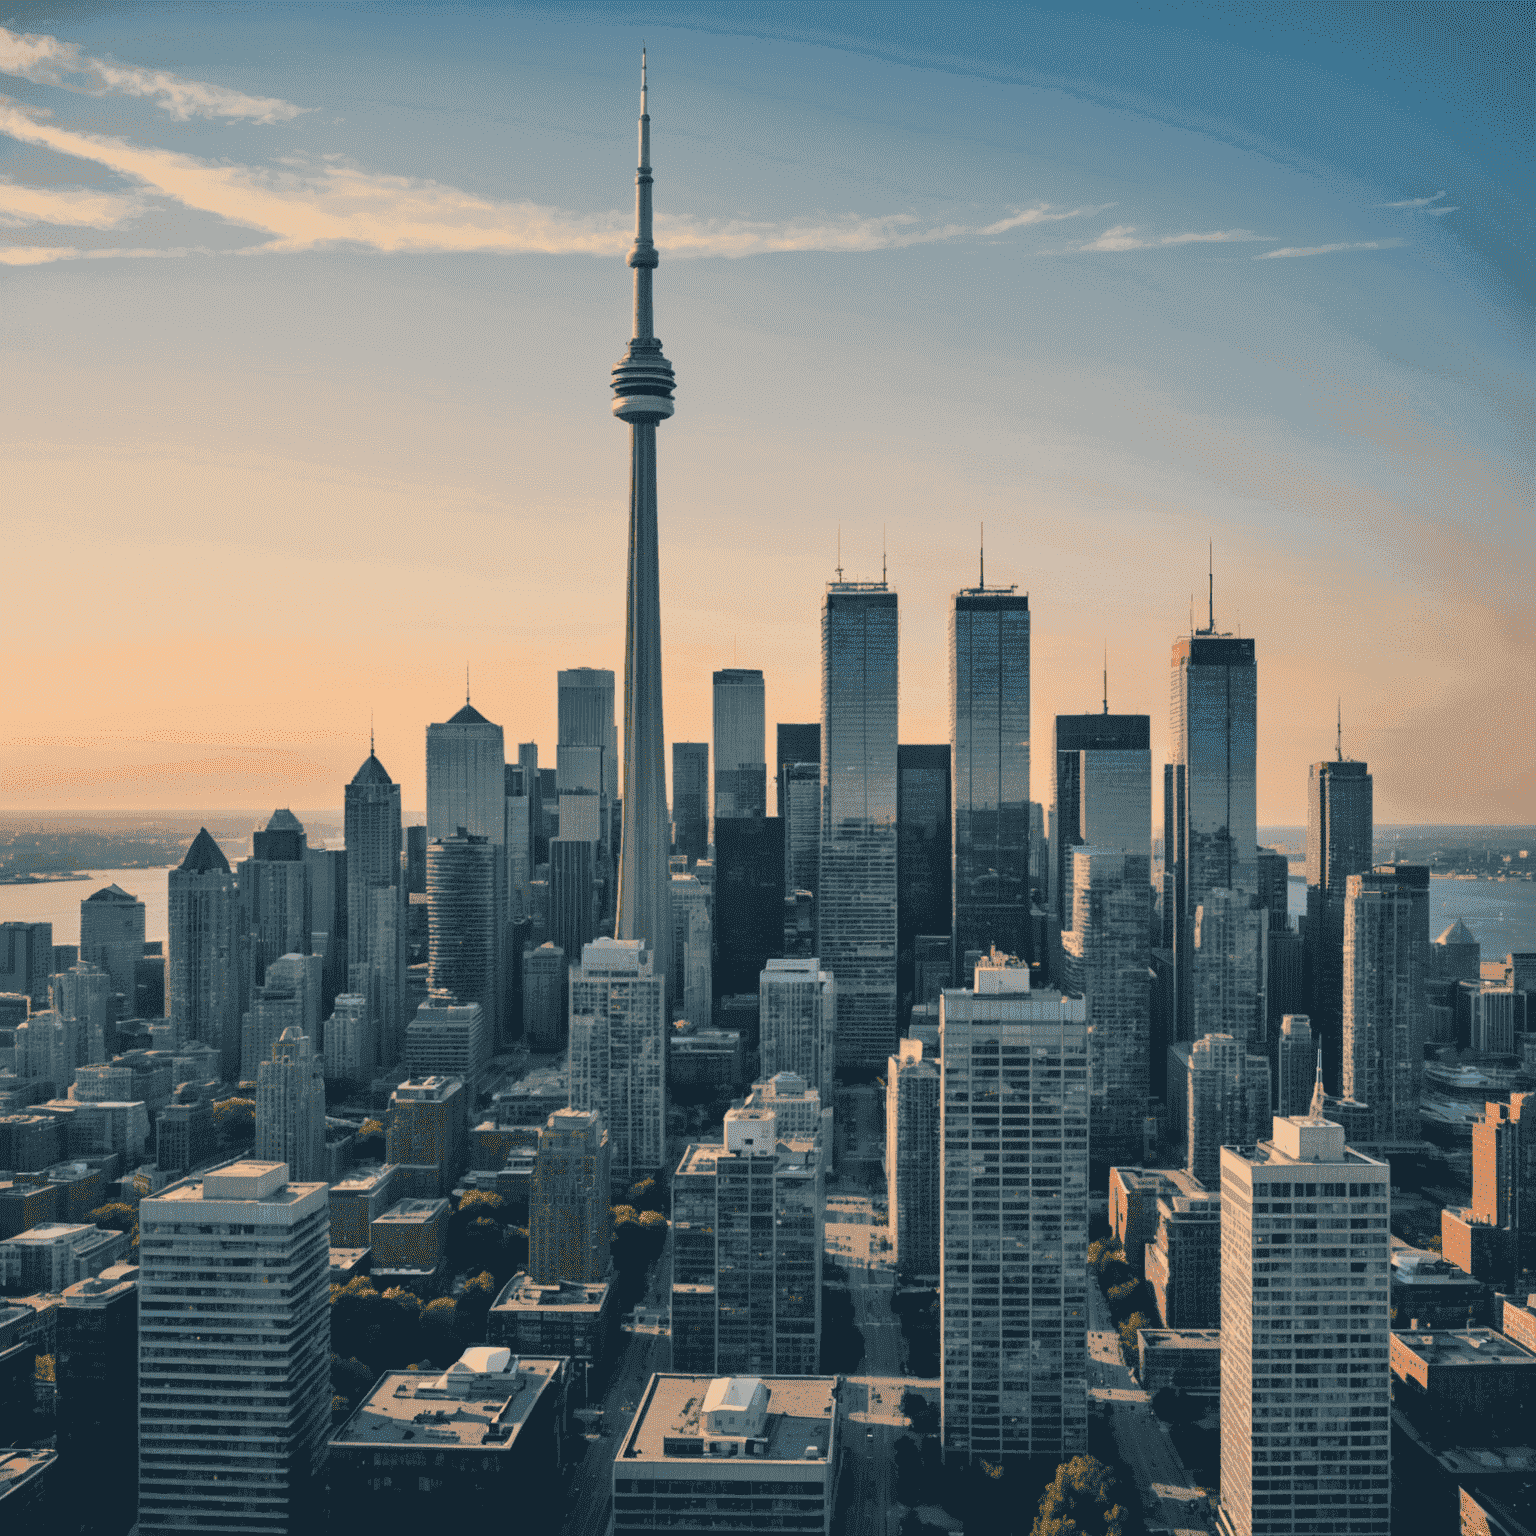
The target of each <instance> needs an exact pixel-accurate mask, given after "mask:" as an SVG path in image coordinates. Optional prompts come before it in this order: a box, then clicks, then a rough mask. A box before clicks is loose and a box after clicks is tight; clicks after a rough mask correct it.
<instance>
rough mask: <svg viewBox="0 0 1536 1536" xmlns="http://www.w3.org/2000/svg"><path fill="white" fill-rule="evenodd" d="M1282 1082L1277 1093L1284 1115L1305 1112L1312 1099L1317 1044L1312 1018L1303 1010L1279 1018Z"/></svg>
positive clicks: (1280, 1075) (1281, 1111)
mask: <svg viewBox="0 0 1536 1536" xmlns="http://www.w3.org/2000/svg"><path fill="white" fill-rule="evenodd" d="M1277 1049H1278V1052H1279V1056H1278V1062H1279V1072H1278V1076H1279V1083H1278V1085H1277V1090H1276V1096H1277V1098H1278V1099H1279V1103H1280V1114H1281V1115H1282V1117H1284V1116H1288V1115H1301V1114H1305V1113H1306V1110H1307V1105H1308V1104H1310V1103H1311V1101H1312V1083H1313V1078H1314V1076H1315V1069H1316V1066H1317V1045H1316V1042H1315V1040H1314V1038H1313V1034H1312V1021H1311V1019H1309V1018H1308V1017H1307V1015H1306V1014H1304V1013H1288V1014H1286V1016H1285V1017H1284V1018H1283V1019H1282V1020H1281V1021H1280V1038H1279V1042H1278V1046H1277Z"/></svg>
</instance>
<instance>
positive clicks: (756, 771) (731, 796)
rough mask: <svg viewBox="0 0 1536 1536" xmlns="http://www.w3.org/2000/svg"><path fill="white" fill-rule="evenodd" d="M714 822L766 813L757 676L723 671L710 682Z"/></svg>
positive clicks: (729, 669) (760, 682)
mask: <svg viewBox="0 0 1536 1536" xmlns="http://www.w3.org/2000/svg"><path fill="white" fill-rule="evenodd" d="M714 706H715V820H716V821H721V820H729V819H731V818H732V817H736V816H757V817H762V816H765V815H767V813H768V764H767V759H766V756H765V741H766V737H765V735H764V729H763V674H762V673H761V672H759V671H756V670H749V669H748V668H746V667H727V668H726V669H725V670H724V671H722V672H716V673H715V677H714Z"/></svg>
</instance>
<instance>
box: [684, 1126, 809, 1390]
mask: <svg viewBox="0 0 1536 1536" xmlns="http://www.w3.org/2000/svg"><path fill="white" fill-rule="evenodd" d="M824 1219H825V1215H824V1174H823V1169H822V1161H821V1153H820V1147H819V1144H818V1142H817V1141H815V1140H806V1139H799V1138H792V1139H781V1138H780V1136H779V1134H778V1119H777V1116H776V1115H775V1114H774V1113H773V1111H772V1110H771V1109H756V1108H754V1109H746V1108H741V1109H731V1110H727V1111H726V1115H725V1139H724V1141H723V1142H722V1143H720V1144H718V1145H712V1146H697V1145H696V1146H690V1147H689V1148H688V1150H687V1152H685V1153H684V1154H683V1160H682V1162H681V1163H679V1164H678V1167H677V1172H676V1173H675V1174H674V1175H673V1179H672V1239H673V1260H672V1360H673V1363H674V1364H675V1365H677V1366H678V1367H679V1368H680V1369H684V1370H700V1371H722V1370H725V1371H774V1372H779V1373H782V1374H785V1375H795V1376H804V1375H809V1374H810V1373H811V1372H813V1371H814V1370H815V1369H816V1364H817V1360H818V1359H819V1355H820V1347H821V1263H822V1243H823V1222H824Z"/></svg>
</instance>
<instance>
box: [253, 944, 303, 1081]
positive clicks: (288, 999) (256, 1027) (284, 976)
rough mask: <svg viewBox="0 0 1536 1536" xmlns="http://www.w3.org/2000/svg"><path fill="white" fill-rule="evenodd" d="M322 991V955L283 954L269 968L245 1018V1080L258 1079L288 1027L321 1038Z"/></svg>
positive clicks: (254, 993)
mask: <svg viewBox="0 0 1536 1536" xmlns="http://www.w3.org/2000/svg"><path fill="white" fill-rule="evenodd" d="M321 990H322V988H321V961H320V957H319V956H318V955H279V956H278V957H277V959H276V960H274V961H273V962H272V963H271V964H270V965H269V966H268V967H267V979H266V980H265V981H264V982H263V983H262V984H261V985H260V986H259V987H257V988H256V990H255V991H254V992H253V993H252V994H251V1006H250V1008H249V1009H248V1010H247V1012H246V1014H245V1016H244V1018H243V1019H242V1020H241V1031H240V1076H241V1078H242V1079H243V1080H244V1081H246V1082H255V1081H256V1076H257V1073H258V1072H259V1071H260V1069H261V1064H262V1062H264V1061H266V1060H268V1059H269V1058H270V1057H271V1055H272V1047H273V1046H274V1045H275V1044H276V1043H277V1042H278V1040H280V1039H281V1038H282V1035H283V1031H284V1030H287V1029H297V1030H298V1031H299V1032H300V1033H301V1034H304V1035H306V1036H307V1037H308V1038H309V1039H310V1040H311V1041H315V1040H318V1039H319V1038H320V1021H321V1019H322V1017H323V1015H322V1013H321Z"/></svg>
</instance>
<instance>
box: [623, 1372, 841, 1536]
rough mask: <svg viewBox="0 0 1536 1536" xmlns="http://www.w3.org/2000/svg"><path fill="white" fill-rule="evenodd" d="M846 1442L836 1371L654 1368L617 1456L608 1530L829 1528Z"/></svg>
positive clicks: (634, 1534) (825, 1531) (635, 1535)
mask: <svg viewBox="0 0 1536 1536" xmlns="http://www.w3.org/2000/svg"><path fill="white" fill-rule="evenodd" d="M841 1449H842V1446H841V1443H840V1440H839V1437H838V1423H837V1378H836V1377H834V1376H720V1377H714V1378H711V1377H709V1376H684V1375H675V1374H671V1373H668V1374H665V1375H661V1374H658V1375H655V1376H652V1377H651V1380H650V1383H649V1385H648V1386H647V1387H646V1389H645V1395H644V1396H643V1397H642V1398H641V1400H640V1406H639V1407H638V1408H637V1409H636V1410H635V1416H634V1419H633V1420H632V1421H631V1423H630V1426H629V1428H628V1430H627V1431H626V1432H625V1435H624V1438H623V1440H622V1441H621V1442H620V1444H619V1449H618V1454H617V1455H616V1456H615V1457H614V1461H613V1524H612V1526H611V1527H610V1529H611V1531H612V1533H613V1536H640V1533H641V1532H645V1533H646V1536H651V1533H653V1532H656V1531H668V1532H671V1533H674V1536H681V1533H684V1532H690V1531H691V1532H700V1533H705V1532H708V1533H714V1532H717V1531H719V1530H721V1529H724V1528H726V1527H727V1526H728V1527H729V1529H731V1530H733V1531H754V1532H774V1531H795V1532H800V1533H810V1532H816V1531H819V1532H821V1533H822V1536H830V1532H831V1530H832V1507H833V1500H834V1497H835V1492H836V1487H837V1460H838V1456H839V1454H840V1452H841Z"/></svg>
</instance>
